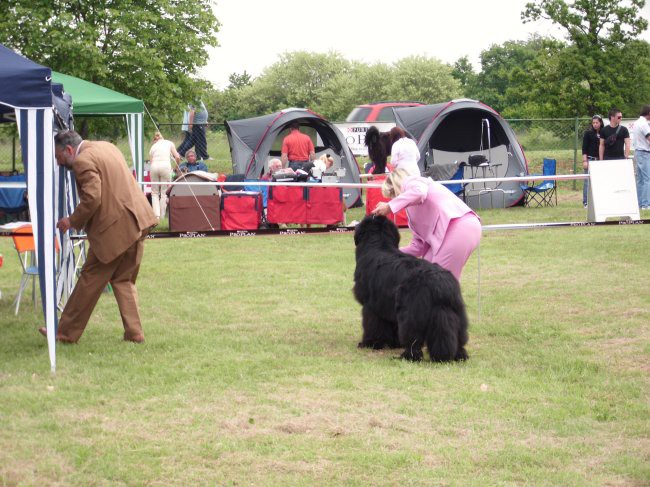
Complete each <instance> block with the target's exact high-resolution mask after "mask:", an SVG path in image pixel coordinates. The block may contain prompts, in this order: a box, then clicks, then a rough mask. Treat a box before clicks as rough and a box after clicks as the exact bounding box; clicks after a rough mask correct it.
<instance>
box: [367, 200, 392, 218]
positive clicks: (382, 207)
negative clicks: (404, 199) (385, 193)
mask: <svg viewBox="0 0 650 487" xmlns="http://www.w3.org/2000/svg"><path fill="white" fill-rule="evenodd" d="M390 212H391V210H390V205H389V204H388V203H386V202H385V201H380V202H379V203H377V206H375V209H374V210H372V214H373V215H381V216H388V215H389V214H390Z"/></svg>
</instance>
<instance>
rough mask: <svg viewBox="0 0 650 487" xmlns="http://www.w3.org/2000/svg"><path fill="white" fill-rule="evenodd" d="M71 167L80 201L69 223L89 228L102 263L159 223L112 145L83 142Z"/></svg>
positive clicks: (121, 251)
mask: <svg viewBox="0 0 650 487" xmlns="http://www.w3.org/2000/svg"><path fill="white" fill-rule="evenodd" d="M72 170H73V171H74V174H75V177H76V179H77V188H78V190H79V197H80V202H79V205H77V207H76V208H75V210H74V212H73V213H72V215H70V223H71V225H72V227H73V228H75V229H77V230H81V229H82V228H85V229H86V233H87V235H88V241H89V242H90V246H91V247H92V249H93V252H94V253H95V255H97V258H98V259H99V260H100V262H103V263H108V262H111V261H112V260H114V259H115V258H117V257H118V256H119V255H121V254H123V253H124V252H125V251H126V250H127V249H128V248H129V247H130V246H131V245H133V243H134V242H136V241H137V240H138V239H139V238H141V236H142V232H143V231H144V230H146V229H148V228H150V227H152V226H153V225H155V224H156V217H155V215H154V213H153V210H152V209H151V205H149V202H148V201H147V198H146V197H145V195H144V193H143V192H142V191H141V190H140V187H139V186H138V183H137V182H136V181H135V179H134V178H133V175H132V174H131V171H129V169H128V167H127V165H126V160H125V159H124V156H123V155H122V153H121V152H120V150H119V149H118V148H117V147H115V146H114V145H113V144H110V143H108V142H90V141H84V142H83V144H82V145H81V148H80V149H79V154H78V155H77V157H76V159H75V161H74V163H73V164H72Z"/></svg>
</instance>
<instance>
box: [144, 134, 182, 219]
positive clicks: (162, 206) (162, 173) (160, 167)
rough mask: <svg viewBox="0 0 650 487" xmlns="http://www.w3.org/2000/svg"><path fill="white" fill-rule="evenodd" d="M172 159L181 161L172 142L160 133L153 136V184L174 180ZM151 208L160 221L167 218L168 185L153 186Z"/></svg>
mask: <svg viewBox="0 0 650 487" xmlns="http://www.w3.org/2000/svg"><path fill="white" fill-rule="evenodd" d="M172 157H173V158H174V160H175V161H176V163H178V162H179V161H180V160H181V156H180V154H179V153H178V152H177V151H176V147H175V146H174V143H173V142H172V141H171V140H165V138H164V137H163V136H162V134H161V133H160V132H156V133H155V134H154V136H153V145H152V146H151V149H150V150H149V160H150V162H151V169H150V172H149V174H150V176H151V182H152V183H155V182H170V181H171V180H172V165H171V159H172ZM151 186H152V187H151V206H152V207H153V212H154V214H155V215H156V218H158V220H160V219H161V218H162V217H164V216H165V211H166V210H167V187H168V186H167V185H166V184H152V185H151Z"/></svg>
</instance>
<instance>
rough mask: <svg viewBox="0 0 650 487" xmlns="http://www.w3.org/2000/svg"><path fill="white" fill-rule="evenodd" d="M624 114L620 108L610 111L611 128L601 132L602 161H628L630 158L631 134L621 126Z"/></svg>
mask: <svg viewBox="0 0 650 487" xmlns="http://www.w3.org/2000/svg"><path fill="white" fill-rule="evenodd" d="M622 118H623V114H622V113H621V111H620V110H619V109H618V108H612V109H611V110H610V111H609V126H608V127H603V128H602V129H601V131H600V148H599V151H598V152H599V157H600V160H608V159H627V158H628V157H629V156H630V145H631V142H632V141H631V139H630V132H629V131H628V130H627V127H624V126H623V125H622V124H621V119H622Z"/></svg>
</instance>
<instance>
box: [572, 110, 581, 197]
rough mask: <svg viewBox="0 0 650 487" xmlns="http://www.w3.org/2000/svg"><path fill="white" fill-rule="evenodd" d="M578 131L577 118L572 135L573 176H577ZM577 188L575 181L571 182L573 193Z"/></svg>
mask: <svg viewBox="0 0 650 487" xmlns="http://www.w3.org/2000/svg"><path fill="white" fill-rule="evenodd" d="M578 130H580V126H579V125H578V117H576V121H575V130H574V135H575V137H574V138H573V174H577V172H576V170H577V168H578V137H579V135H580V134H578ZM577 188H578V185H577V183H576V180H575V179H574V180H573V191H576V190H577Z"/></svg>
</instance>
